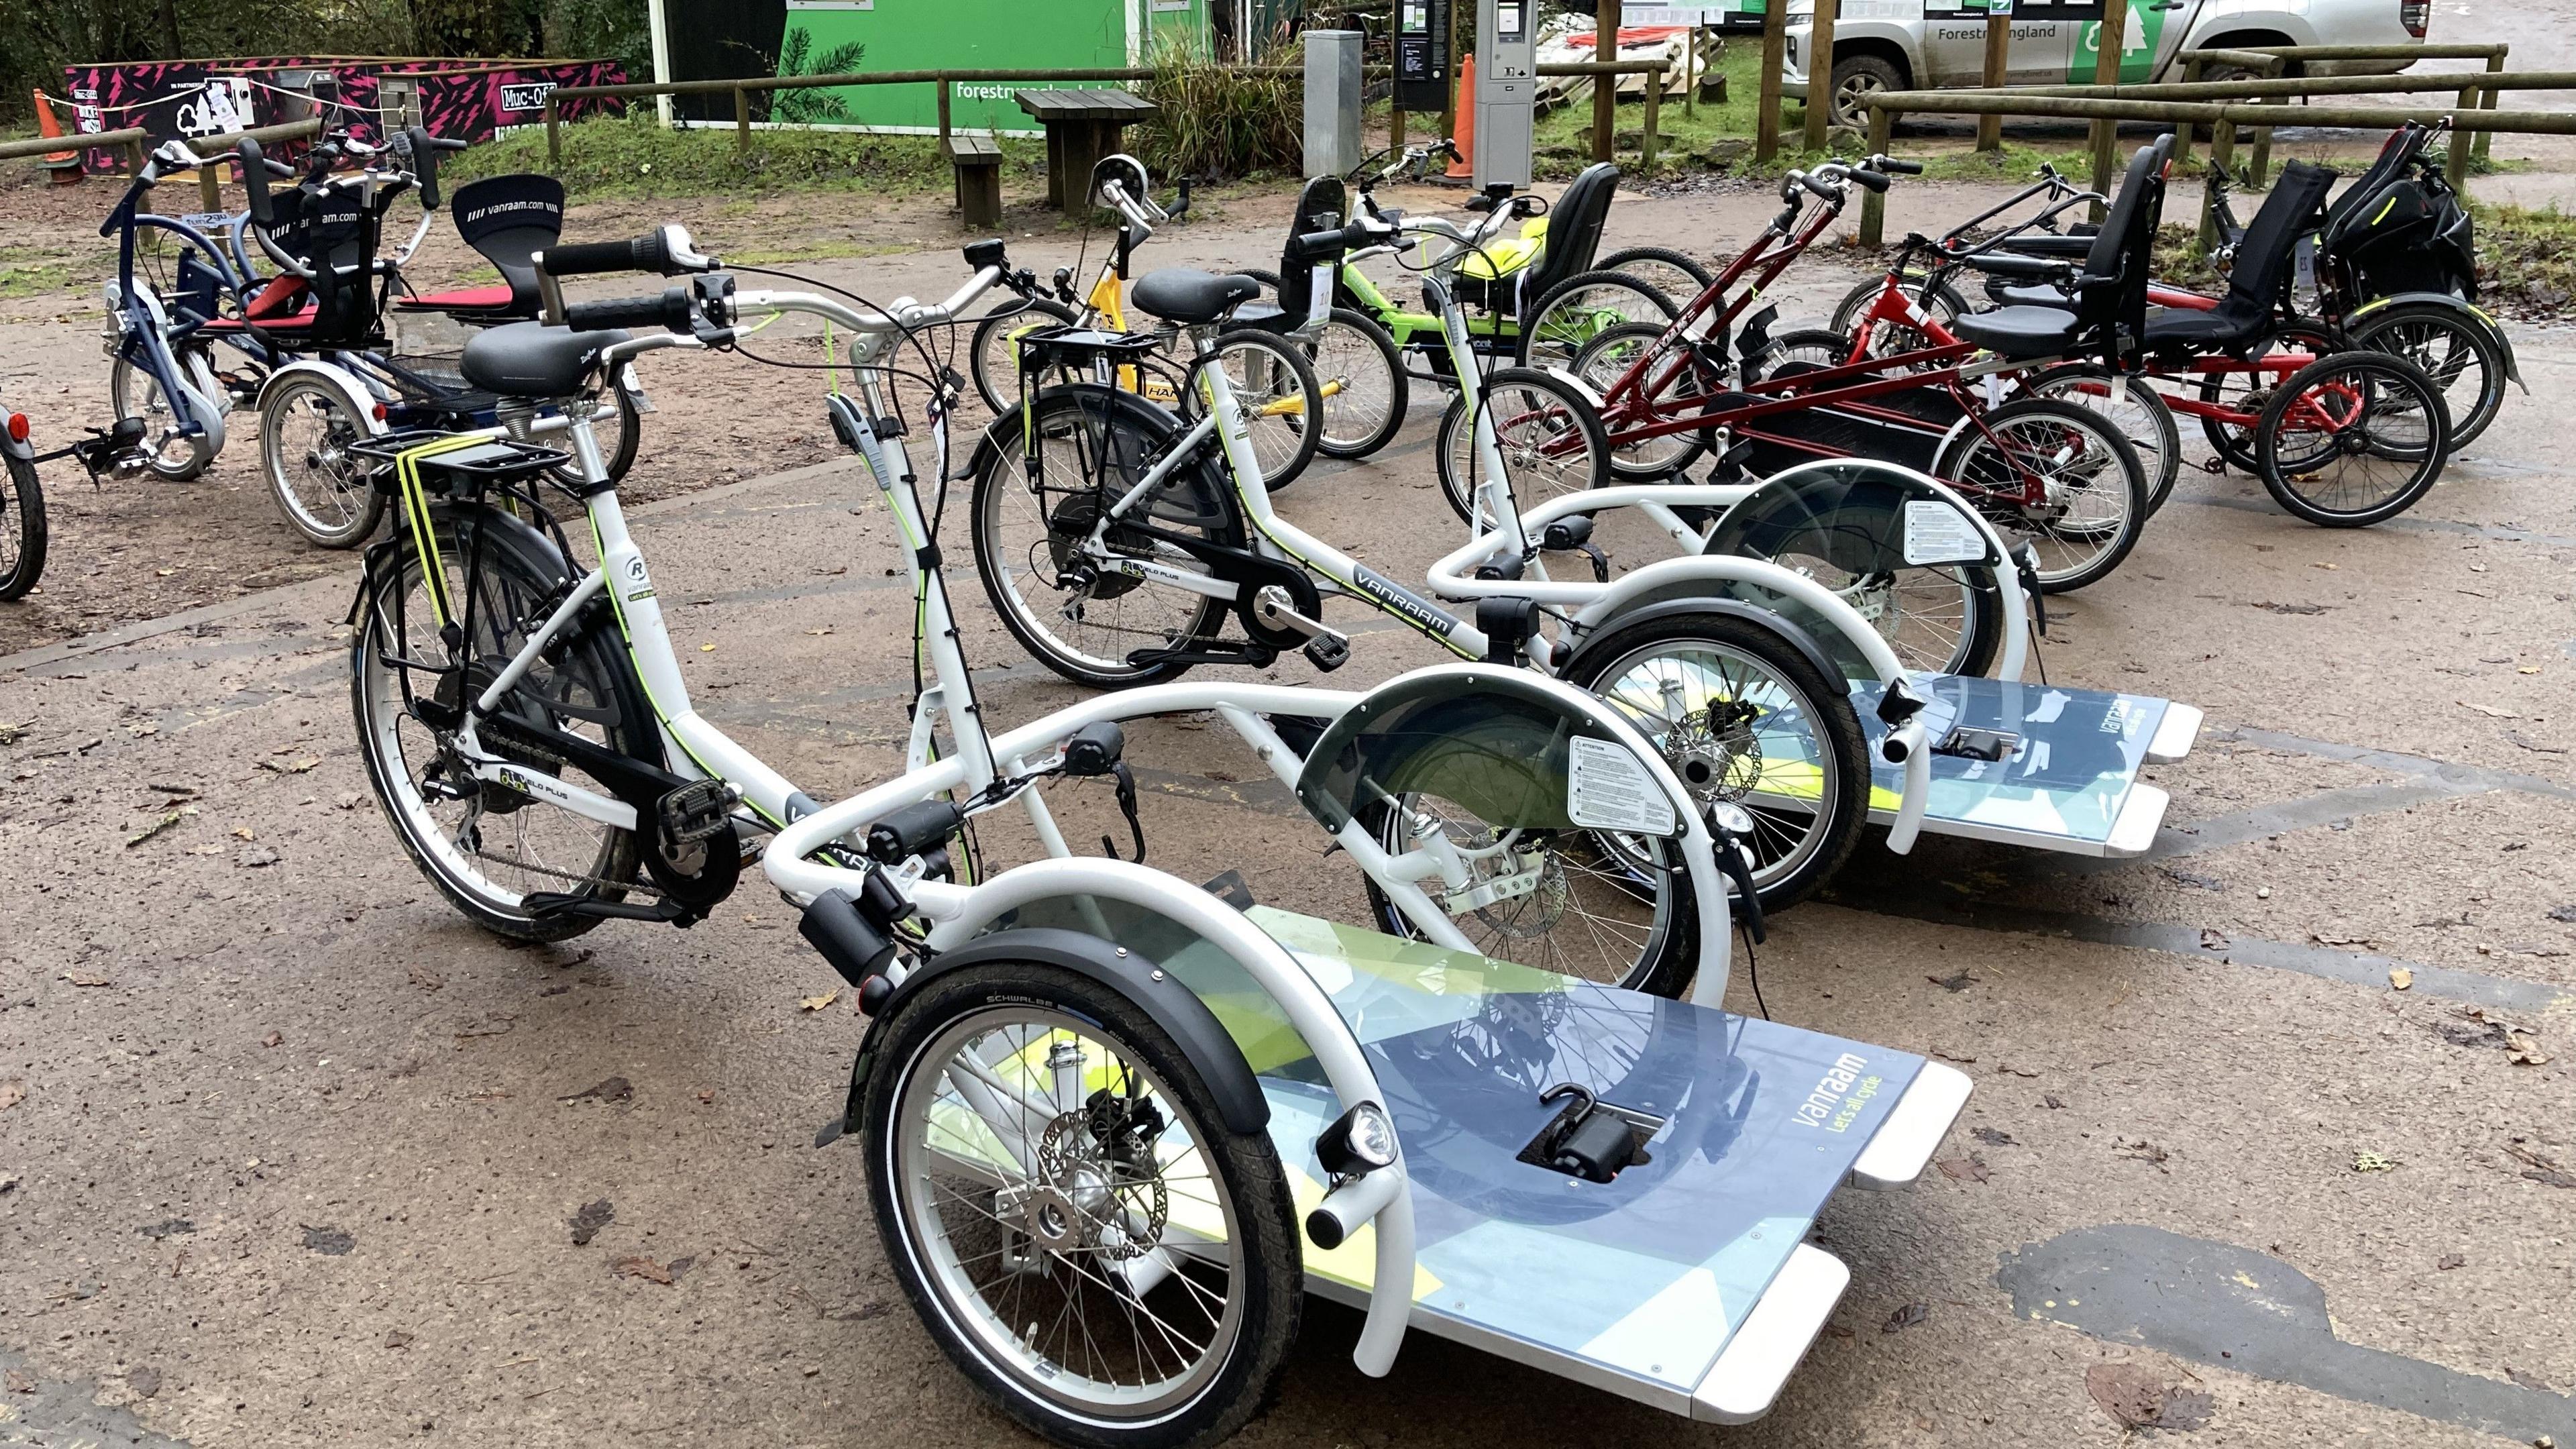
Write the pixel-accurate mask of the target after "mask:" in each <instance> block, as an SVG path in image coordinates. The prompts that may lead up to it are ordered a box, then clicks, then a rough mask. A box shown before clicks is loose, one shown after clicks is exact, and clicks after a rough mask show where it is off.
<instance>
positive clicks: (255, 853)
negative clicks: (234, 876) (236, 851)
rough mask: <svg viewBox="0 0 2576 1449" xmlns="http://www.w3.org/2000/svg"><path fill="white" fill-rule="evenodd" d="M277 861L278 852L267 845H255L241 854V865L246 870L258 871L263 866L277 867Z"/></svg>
mask: <svg viewBox="0 0 2576 1449" xmlns="http://www.w3.org/2000/svg"><path fill="white" fill-rule="evenodd" d="M277 859H278V857H277V852H276V851H274V850H271V849H269V848H268V847H267V846H265V845H254V846H252V847H251V848H250V849H248V850H245V851H243V852H242V853H241V864H242V869H244V870H257V869H259V868H260V867H261V866H265V865H275V864H277Z"/></svg>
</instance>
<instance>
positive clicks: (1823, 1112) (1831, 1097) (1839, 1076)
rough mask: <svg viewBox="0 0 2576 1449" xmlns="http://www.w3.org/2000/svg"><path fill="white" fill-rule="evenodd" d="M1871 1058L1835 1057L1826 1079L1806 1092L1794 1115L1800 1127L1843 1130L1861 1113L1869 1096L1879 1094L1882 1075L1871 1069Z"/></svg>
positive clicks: (1826, 1072) (1845, 1054) (1844, 1054)
mask: <svg viewBox="0 0 2576 1449" xmlns="http://www.w3.org/2000/svg"><path fill="white" fill-rule="evenodd" d="M1868 1069H1869V1058H1867V1057H1862V1056H1855V1055H1853V1054H1852V1053H1850V1052H1845V1053H1843V1054H1842V1055H1841V1056H1839V1057H1836V1058H1835V1059H1834V1064H1833V1065H1832V1066H1831V1067H1829V1068H1827V1069H1826V1071H1825V1075H1824V1078H1823V1080H1821V1081H1819V1082H1817V1083H1816V1089H1815V1090H1814V1091H1812V1092H1809V1093H1808V1094H1807V1100H1805V1101H1803V1102H1800V1103H1799V1104H1798V1110H1797V1111H1796V1112H1795V1113H1793V1114H1792V1117H1793V1119H1794V1120H1795V1121H1796V1122H1797V1124H1798V1125H1799V1126H1801V1127H1816V1128H1821V1129H1823V1130H1824V1131H1827V1132H1842V1131H1846V1130H1848V1129H1849V1128H1850V1127H1851V1124H1852V1122H1853V1121H1854V1120H1855V1119H1857V1118H1858V1117H1859V1116H1860V1113H1861V1109H1862V1108H1863V1107H1865V1106H1867V1105H1869V1099H1870V1098H1872V1097H1875V1096H1877V1095H1878V1088H1879V1077H1878V1074H1877V1073H1875V1072H1870V1073H1869V1074H1868V1075H1866V1076H1864V1075H1862V1073H1864V1072H1868Z"/></svg>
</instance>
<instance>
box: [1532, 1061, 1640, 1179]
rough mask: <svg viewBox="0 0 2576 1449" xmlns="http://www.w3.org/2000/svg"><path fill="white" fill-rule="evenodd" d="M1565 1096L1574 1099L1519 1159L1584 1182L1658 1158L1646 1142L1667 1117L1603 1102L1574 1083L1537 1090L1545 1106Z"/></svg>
mask: <svg viewBox="0 0 2576 1449" xmlns="http://www.w3.org/2000/svg"><path fill="white" fill-rule="evenodd" d="M1565 1097H1571V1098H1573V1099H1574V1100H1573V1101H1571V1102H1568V1103H1566V1105H1565V1110H1563V1111H1561V1112H1559V1113H1557V1114H1556V1116H1554V1117H1553V1118H1550V1119H1549V1121H1548V1124H1547V1125H1546V1126H1545V1127H1543V1128H1540V1129H1539V1134H1538V1135H1537V1136H1536V1137H1533V1138H1531V1139H1530V1142H1529V1145H1528V1146H1526V1147H1524V1148H1522V1149H1521V1150H1520V1154H1519V1160H1520V1161H1523V1162H1526V1163H1529V1164H1531V1165H1532V1166H1535V1167H1544V1168H1547V1169H1548V1170H1549V1171H1551V1172H1561V1173H1564V1174H1565V1175H1566V1176H1568V1177H1576V1178H1581V1179H1582V1180H1584V1181H1585V1182H1609V1181H1611V1180H1612V1179H1614V1178H1616V1177H1617V1176H1618V1175H1619V1173H1620V1172H1621V1171H1622V1170H1623V1169H1625V1168H1629V1167H1634V1166H1636V1165H1638V1164H1640V1163H1644V1162H1649V1161H1652V1160H1653V1159H1652V1158H1650V1157H1648V1156H1647V1155H1646V1142H1647V1140H1648V1139H1649V1138H1651V1137H1653V1136H1654V1135H1655V1134H1656V1133H1657V1132H1659V1131H1661V1130H1663V1125H1664V1119H1663V1118H1661V1117H1657V1116H1654V1115H1652V1114H1650V1113H1645V1112H1638V1111H1634V1110H1632V1109H1630V1108H1626V1107H1620V1106H1615V1105H1613V1104H1611V1103H1608V1102H1603V1101H1601V1100H1599V1099H1597V1098H1595V1097H1594V1096H1593V1095H1592V1093H1591V1091H1590V1090H1589V1089H1588V1088H1584V1087H1580V1086H1577V1085H1575V1084H1574V1083H1572V1082H1559V1083H1557V1084H1556V1085H1555V1086H1553V1087H1550V1088H1548V1089H1547V1090H1546V1091H1544V1092H1541V1093H1539V1095H1538V1099H1539V1102H1540V1104H1541V1105H1545V1104H1547V1103H1549V1102H1554V1101H1557V1100H1559V1099H1560V1098H1565Z"/></svg>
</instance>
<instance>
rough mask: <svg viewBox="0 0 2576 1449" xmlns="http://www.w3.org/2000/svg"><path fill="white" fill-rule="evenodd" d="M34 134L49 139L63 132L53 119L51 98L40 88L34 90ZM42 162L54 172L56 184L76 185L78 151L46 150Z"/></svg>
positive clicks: (78, 161) (78, 164)
mask: <svg viewBox="0 0 2576 1449" xmlns="http://www.w3.org/2000/svg"><path fill="white" fill-rule="evenodd" d="M36 134H37V135H38V136H39V137H41V138H43V139H45V140H49V141H50V140H52V139H53V138H54V137H56V136H60V135H61V134H63V123H62V122H60V121H57V120H55V119H54V102H53V98H52V97H50V96H48V95H46V94H45V93H44V91H43V90H42V89H39V90H37V92H36ZM44 164H45V169H46V170H48V171H51V172H52V173H54V184H55V185H56V186H72V185H76V184H78V183H79V181H80V179H81V159H80V153H79V152H78V151H48V152H46V153H45V163H44Z"/></svg>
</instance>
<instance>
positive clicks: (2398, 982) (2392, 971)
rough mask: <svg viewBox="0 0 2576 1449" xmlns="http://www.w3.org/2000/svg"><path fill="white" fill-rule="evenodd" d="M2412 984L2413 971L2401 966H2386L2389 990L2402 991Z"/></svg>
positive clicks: (2413, 980)
mask: <svg viewBox="0 0 2576 1449" xmlns="http://www.w3.org/2000/svg"><path fill="white" fill-rule="evenodd" d="M2414 984H2415V973H2414V972H2412V971H2409V970H2407V969H2406V968H2405V967H2403V966H2391V967H2389V968H2388V986H2389V989H2390V990H2392V991H2403V990H2405V989H2406V988H2407V987H2409V986H2412V985H2414Z"/></svg>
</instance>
